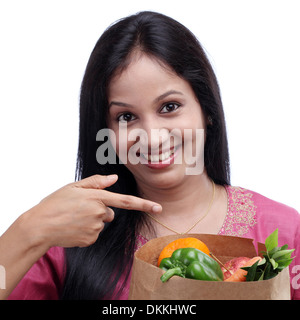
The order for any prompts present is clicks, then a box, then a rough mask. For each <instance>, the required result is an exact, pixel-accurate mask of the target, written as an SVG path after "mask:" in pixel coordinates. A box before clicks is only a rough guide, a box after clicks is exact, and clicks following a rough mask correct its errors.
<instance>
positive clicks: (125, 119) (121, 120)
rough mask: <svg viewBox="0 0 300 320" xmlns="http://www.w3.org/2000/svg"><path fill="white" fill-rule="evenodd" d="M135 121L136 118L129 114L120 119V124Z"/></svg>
mask: <svg viewBox="0 0 300 320" xmlns="http://www.w3.org/2000/svg"><path fill="white" fill-rule="evenodd" d="M134 119H135V116H134V115H133V114H132V113H129V112H126V113H123V114H121V115H120V116H119V117H118V121H120V122H129V121H132V120H134Z"/></svg>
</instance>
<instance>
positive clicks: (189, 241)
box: [157, 238, 210, 266]
mask: <svg viewBox="0 0 300 320" xmlns="http://www.w3.org/2000/svg"><path fill="white" fill-rule="evenodd" d="M180 248H196V249H198V250H200V251H202V252H204V253H206V254H208V255H209V252H210V251H209V249H208V247H207V246H206V244H205V243H204V242H202V241H201V240H199V239H197V238H180V239H177V240H174V241H172V242H170V243H169V244H168V245H166V246H165V247H164V248H163V249H162V251H161V253H160V255H159V257H158V261H157V265H158V266H159V265H160V262H161V260H162V259H164V258H170V257H171V255H172V253H173V252H174V251H175V250H177V249H180Z"/></svg>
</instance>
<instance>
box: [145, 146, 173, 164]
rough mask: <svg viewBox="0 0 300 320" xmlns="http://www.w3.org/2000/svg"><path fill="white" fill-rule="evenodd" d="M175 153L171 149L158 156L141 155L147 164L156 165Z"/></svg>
mask: <svg viewBox="0 0 300 320" xmlns="http://www.w3.org/2000/svg"><path fill="white" fill-rule="evenodd" d="M174 152H175V149H174V148H172V149H170V150H168V151H165V152H161V153H159V154H141V155H142V156H143V157H144V158H145V159H146V160H147V161H148V162H151V163H156V162H162V161H165V160H167V159H169V158H170V157H171V156H172V155H173V154H174Z"/></svg>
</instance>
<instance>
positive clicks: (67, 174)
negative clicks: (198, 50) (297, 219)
mask: <svg viewBox="0 0 300 320" xmlns="http://www.w3.org/2000/svg"><path fill="white" fill-rule="evenodd" d="M142 10H153V11H159V12H161V13H164V14H167V15H169V16H171V17H173V18H175V19H176V20H178V21H180V22H181V23H183V24H184V25H186V26H187V27H188V28H189V29H190V30H191V31H192V32H193V33H194V34H195V35H196V36H197V37H198V38H199V40H200V42H201V43H202V45H203V46H204V48H205V50H206V52H207V54H208V56H209V59H210V61H211V63H212V64H213V67H214V69H215V72H216V74H217V77H218V80H219V84H220V87H221V92H222V98H223V103H224V109H225V114H226V121H227V127H228V138H229V147H230V155H231V172H232V185H239V186H242V187H245V188H248V189H251V190H254V191H257V192H259V193H261V194H263V195H265V196H267V197H269V198H272V199H275V200H277V201H279V202H283V203H285V204H287V205H289V206H292V207H294V208H296V209H297V210H298V211H300V195H299V193H300V192H299V184H298V181H299V180H300V173H299V172H300V170H299V165H300V156H299V137H300V134H299V122H300V111H299V110H300V102H299V100H300V99H299V92H300V88H299V82H300V81H299V75H300V62H299V60H300V58H299V57H300V45H299V41H300V40H299V39H300V38H299V34H300V19H299V14H300V9H299V1H298V0H295V1H293V0H285V1H283V0H282V1H276V0H251V1H246V0H236V1H233V0H226V1H224V0H220V1H217V0H206V1H201V0H200V1H199V0H186V1H182V0H181V1H175V0H172V1H169V0H163V1H162V0H159V1H156V0H155V1H154V0H152V1H141V0H136V1H130V0H126V1H123V0H120V1H101V0H98V1H90V0H81V1H76V0H72V1H70V0H52V1H41V0H38V1H30V0H26V1H23V0H19V1H13V0H10V1H4V0H1V2H0V41H1V42H0V46H1V48H0V49H1V50H0V141H1V149H0V150H1V156H0V168H1V180H0V234H1V233H3V232H4V231H5V230H6V228H7V227H8V226H9V225H10V224H11V223H12V222H13V221H14V220H15V219H16V218H17V217H18V216H19V215H20V214H22V213H23V212H24V211H26V210H27V209H29V208H31V207H32V206H34V205H35V204H36V203H38V202H39V201H40V200H41V199H42V198H44V197H45V196H47V195H48V194H49V193H51V192H53V191H55V190H56V189H58V188H59V187H61V186H63V185H65V184H67V183H69V182H72V181H74V175H75V161H76V152H77V141H78V98H79V89H80V83H81V80H82V76H83V72H84V70H85V66H86V63H87V60H88V58H89V55H90V53H91V51H92V49H93V47H94V45H95V43H96V41H97V40H98V38H99V36H100V35H101V33H102V32H103V31H104V30H105V28H106V27H108V26H109V25H110V24H111V23H112V22H114V21H115V20H117V19H120V18H122V17H124V16H127V15H130V14H133V13H135V12H137V11H142Z"/></svg>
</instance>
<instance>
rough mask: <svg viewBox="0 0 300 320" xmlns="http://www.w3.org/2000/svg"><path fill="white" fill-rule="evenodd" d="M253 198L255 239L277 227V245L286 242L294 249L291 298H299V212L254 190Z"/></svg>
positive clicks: (291, 268)
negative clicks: (255, 213)
mask: <svg viewBox="0 0 300 320" xmlns="http://www.w3.org/2000/svg"><path fill="white" fill-rule="evenodd" d="M253 195H254V196H253V198H254V200H255V204H256V205H257V226H256V228H255V229H256V236H258V239H257V241H260V242H264V240H265V239H266V237H267V236H268V235H269V234H271V232H273V231H274V230H275V229H276V228H278V237H279V239H278V242H279V244H278V245H279V246H282V245H284V244H288V247H289V249H295V251H294V252H293V254H292V257H293V256H294V257H295V258H294V260H293V262H292V263H291V264H290V266H289V271H290V282H291V298H292V299H293V300H300V214H299V213H298V212H297V211H296V210H295V209H293V208H291V207H288V206H286V205H284V204H281V203H278V202H275V201H272V200H270V199H267V198H265V197H263V196H261V195H259V194H257V193H255V192H253Z"/></svg>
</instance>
